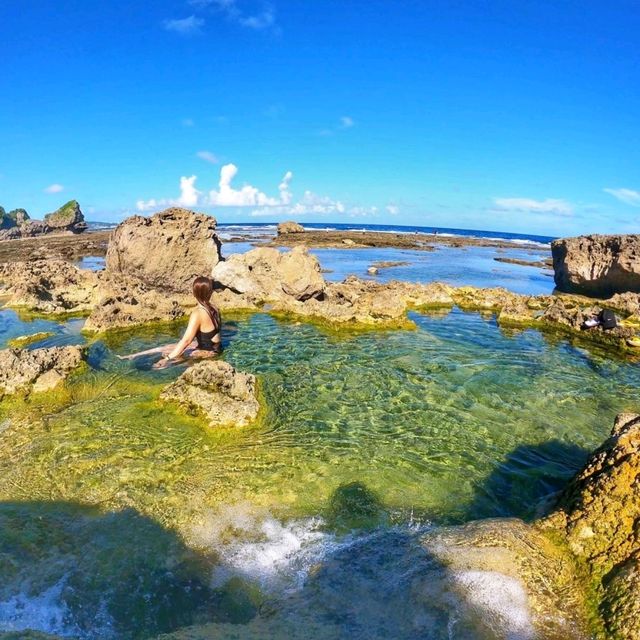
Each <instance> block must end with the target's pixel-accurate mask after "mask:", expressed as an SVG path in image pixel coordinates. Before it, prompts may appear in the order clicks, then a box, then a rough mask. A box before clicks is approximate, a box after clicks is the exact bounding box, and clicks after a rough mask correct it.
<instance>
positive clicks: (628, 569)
mask: <svg viewBox="0 0 640 640" xmlns="http://www.w3.org/2000/svg"><path fill="white" fill-rule="evenodd" d="M541 527H542V528H543V529H546V530H553V531H555V532H556V533H557V534H559V535H560V536H561V538H562V539H563V540H566V542H567V543H568V546H569V548H570V549H571V551H572V552H573V554H574V555H575V556H576V557H577V558H579V559H580V560H581V561H583V562H585V563H586V564H587V566H588V567H589V569H590V571H591V574H592V576H593V577H594V579H595V580H596V581H597V583H598V584H599V585H600V590H601V592H602V593H603V600H602V607H601V610H602V614H603V617H604V620H605V623H606V624H607V626H608V628H609V630H610V631H612V632H613V631H615V633H616V634H617V635H616V637H620V638H625V639H626V638H629V639H630V640H631V639H636V638H638V637H639V636H638V630H639V629H640V627H639V626H638V617H637V614H638V612H639V611H638V602H639V601H640V416H639V415H636V414H620V415H619V416H618V417H617V418H616V421H615V425H614V427H613V430H612V432H611V436H610V437H609V439H608V440H607V441H606V442H605V443H604V444H603V445H602V446H601V447H600V448H599V449H598V450H597V451H596V452H595V453H594V454H593V455H592V456H591V458H590V459H589V460H588V462H587V464H586V465H585V467H584V468H583V470H582V471H581V472H580V473H578V475H577V476H576V477H575V478H574V479H573V480H572V481H571V482H570V483H569V485H568V486H567V488H566V490H565V491H564V492H563V494H562V496H561V497H560V500H559V504H558V509H557V510H556V511H555V512H554V513H553V514H552V515H551V516H549V517H548V518H547V519H546V520H544V521H543V522H542V523H541Z"/></svg>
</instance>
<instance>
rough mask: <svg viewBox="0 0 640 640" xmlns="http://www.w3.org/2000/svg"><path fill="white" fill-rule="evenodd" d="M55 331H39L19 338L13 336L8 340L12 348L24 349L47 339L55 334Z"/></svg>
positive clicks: (8, 344)
mask: <svg viewBox="0 0 640 640" xmlns="http://www.w3.org/2000/svg"><path fill="white" fill-rule="evenodd" d="M54 335H55V333H54V332H53V331H39V332H38V333H32V334H31V335H28V336H18V337H17V338H11V340H9V341H8V342H7V346H8V347H10V348H12V349H23V348H24V347H28V346H29V345H31V344H35V343H36V342H40V341H41V340H46V339H47V338H50V337H51V336H54Z"/></svg>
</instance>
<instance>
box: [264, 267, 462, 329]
mask: <svg viewBox="0 0 640 640" xmlns="http://www.w3.org/2000/svg"><path fill="white" fill-rule="evenodd" d="M452 292H453V288H452V287H449V286H447V285H444V284H441V283H430V284H426V285H422V284H412V283H408V282H389V283H386V284H378V283H376V282H373V281H371V280H362V279H360V278H356V277H355V276H351V277H349V278H347V279H346V280H345V281H344V282H340V283H330V284H327V285H326V287H325V290H324V293H323V295H322V297H321V298H318V299H316V298H314V299H309V300H307V301H305V302H300V301H298V300H296V299H294V298H291V297H290V298H281V299H280V300H278V301H276V302H274V303H273V305H272V308H273V310H275V311H278V312H281V313H289V314H295V315H297V316H302V317H308V318H310V319H315V320H321V321H324V322H328V323H330V324H335V325H345V324H358V325H363V326H367V325H369V326H376V325H380V326H388V325H401V324H406V323H407V320H406V317H405V315H406V312H407V309H409V308H416V309H417V308H437V307H450V306H453V304H454V303H453V298H452Z"/></svg>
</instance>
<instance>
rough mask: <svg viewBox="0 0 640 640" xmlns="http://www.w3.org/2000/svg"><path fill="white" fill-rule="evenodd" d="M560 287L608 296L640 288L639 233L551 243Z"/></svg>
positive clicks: (567, 290)
mask: <svg viewBox="0 0 640 640" xmlns="http://www.w3.org/2000/svg"><path fill="white" fill-rule="evenodd" d="M551 253H552V255H553V268H554V271H555V283H556V287H557V288H558V289H559V290H560V291H566V292H575V293H582V294H585V295H589V296H594V297H600V298H608V297H610V296H612V295H613V294H615V293H624V292H625V291H632V292H636V293H638V292H640V235H638V234H630V235H610V236H606V235H590V236H578V237H576V238H561V239H559V240H555V241H554V242H552V243H551Z"/></svg>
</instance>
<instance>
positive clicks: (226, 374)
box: [160, 360, 260, 427]
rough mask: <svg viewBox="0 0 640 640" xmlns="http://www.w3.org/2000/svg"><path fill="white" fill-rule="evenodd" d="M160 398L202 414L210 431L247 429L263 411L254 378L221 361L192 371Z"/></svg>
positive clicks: (197, 366) (188, 371) (207, 362)
mask: <svg viewBox="0 0 640 640" xmlns="http://www.w3.org/2000/svg"><path fill="white" fill-rule="evenodd" d="M160 397H161V399H162V400H167V401H174V402H177V403H178V404H181V405H183V406H185V407H187V408H188V409H190V410H194V411H197V412H199V413H201V414H203V415H204V416H205V418H206V419H207V420H208V421H209V426H211V427H228V426H245V425H247V424H249V423H251V422H253V421H254V420H255V419H256V417H257V416H258V412H259V410H260V403H259V401H258V395H257V385H256V378H255V376H253V375H251V374H249V373H242V372H240V371H236V370H235V369H234V368H233V367H232V366H231V365H230V364H229V363H228V362H223V361H222V360H203V361H201V362H198V363H197V364H195V365H193V366H191V367H189V368H188V369H187V370H186V371H185V372H184V373H183V374H182V375H181V376H180V377H179V378H178V379H177V380H176V381H175V382H174V383H172V384H170V385H169V386H168V387H167V388H166V389H165V390H164V391H163V392H162V395H161V396H160Z"/></svg>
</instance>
